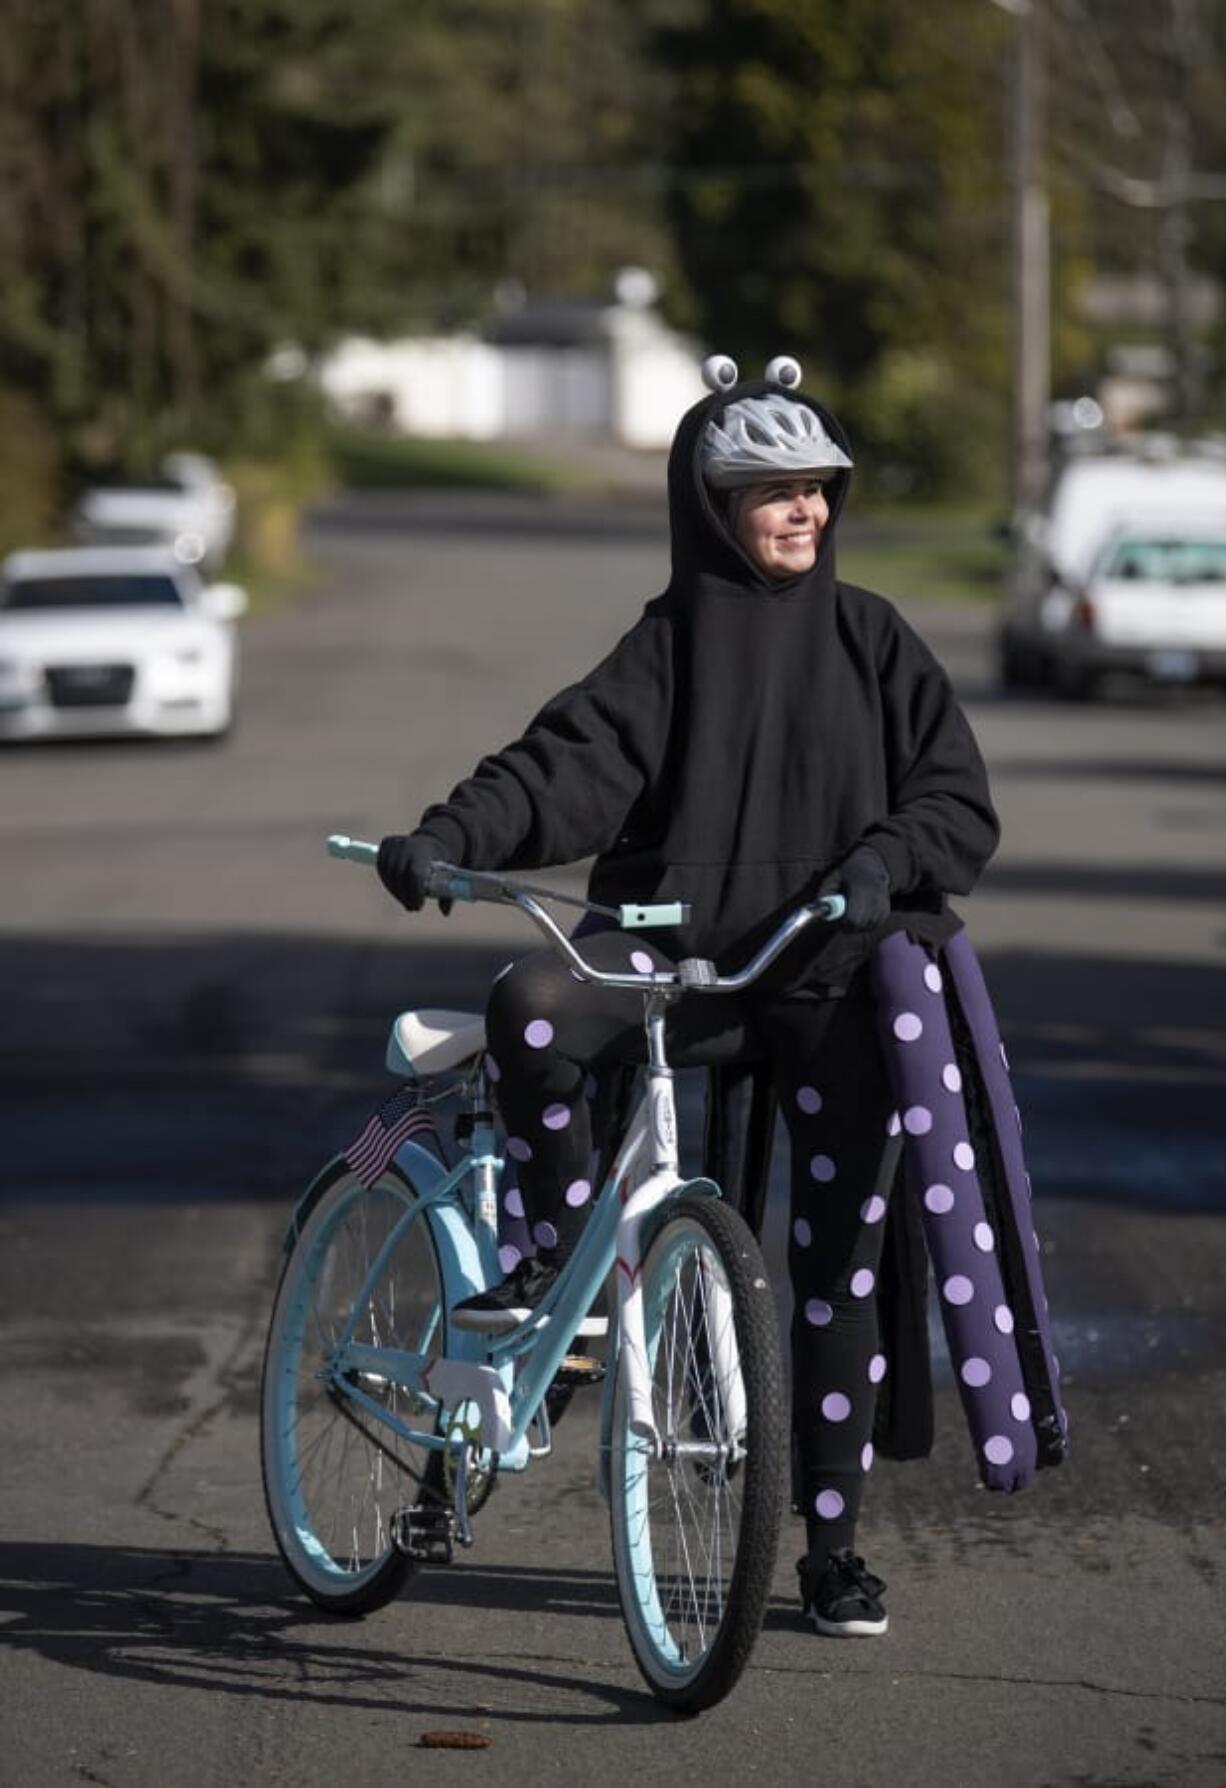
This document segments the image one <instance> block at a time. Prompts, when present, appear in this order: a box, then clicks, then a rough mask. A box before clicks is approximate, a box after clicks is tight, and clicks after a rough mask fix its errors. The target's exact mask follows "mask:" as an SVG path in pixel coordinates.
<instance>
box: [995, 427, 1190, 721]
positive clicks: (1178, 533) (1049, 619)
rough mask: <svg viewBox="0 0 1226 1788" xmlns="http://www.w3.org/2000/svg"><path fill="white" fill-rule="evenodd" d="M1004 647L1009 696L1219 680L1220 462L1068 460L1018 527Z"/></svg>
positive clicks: (1126, 457)
mask: <svg viewBox="0 0 1226 1788" xmlns="http://www.w3.org/2000/svg"><path fill="white" fill-rule="evenodd" d="M999 646H1000V673H1001V681H1002V682H1003V683H1004V685H1005V687H1006V688H1018V687H1035V686H1039V685H1044V684H1050V685H1051V686H1053V687H1054V688H1055V689H1057V690H1058V691H1059V692H1060V693H1061V694H1063V695H1065V696H1069V697H1084V696H1088V695H1091V694H1093V693H1094V691H1095V690H1096V689H1097V687H1098V686H1099V684H1100V683H1101V682H1102V680H1103V679H1104V678H1105V677H1106V676H1108V675H1109V674H1111V673H1114V672H1124V673H1128V674H1129V675H1132V676H1140V677H1143V678H1145V679H1146V680H1148V681H1150V682H1155V683H1159V682H1160V683H1191V682H1220V683H1224V684H1226V458H1222V457H1218V456H1215V455H1213V454H1210V453H1207V452H1197V451H1195V450H1188V449H1184V450H1180V449H1178V448H1174V447H1168V448H1165V449H1164V450H1162V451H1158V450H1152V451H1149V452H1144V451H1142V452H1137V453H1111V454H1092V455H1086V456H1085V457H1079V458H1076V459H1072V460H1070V461H1069V463H1068V464H1067V465H1066V466H1064V467H1063V469H1062V470H1061V472H1060V473H1059V475H1058V476H1057V479H1056V481H1055V483H1054V485H1053V488H1052V493H1051V497H1050V500H1049V502H1048V504H1047V506H1046V508H1045V509H1044V510H1042V511H1038V512H1036V513H1034V514H1033V515H1031V516H1030V517H1029V518H1027V520H1026V521H1025V522H1024V524H1023V527H1022V530H1021V538H1020V540H1019V543H1018V551H1017V557H1016V560H1015V562H1014V566H1013V573H1012V577H1011V580H1010V585H1009V589H1008V592H1007V595H1006V601H1005V613H1004V617H1003V620H1002V625H1001V629H1000V637H999Z"/></svg>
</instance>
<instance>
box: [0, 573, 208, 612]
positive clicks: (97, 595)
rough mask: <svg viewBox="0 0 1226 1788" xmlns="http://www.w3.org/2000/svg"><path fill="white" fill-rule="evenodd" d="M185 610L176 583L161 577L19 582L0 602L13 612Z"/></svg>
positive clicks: (8, 587) (9, 586) (137, 575)
mask: <svg viewBox="0 0 1226 1788" xmlns="http://www.w3.org/2000/svg"><path fill="white" fill-rule="evenodd" d="M183 606H184V602H183V597H182V595H181V593H180V591H179V587H178V585H177V584H176V583H175V581H174V579H173V578H170V577H164V576H161V575H160V574H158V573H148V574H142V573H128V574H126V575H123V574H120V575H109V574H108V575H103V576H95V577H28V578H18V579H15V580H14V581H13V582H11V583H9V584H7V585H6V586H5V588H4V594H3V597H2V598H0V607H3V608H6V609H10V610H11V609H52V608H182V607H183Z"/></svg>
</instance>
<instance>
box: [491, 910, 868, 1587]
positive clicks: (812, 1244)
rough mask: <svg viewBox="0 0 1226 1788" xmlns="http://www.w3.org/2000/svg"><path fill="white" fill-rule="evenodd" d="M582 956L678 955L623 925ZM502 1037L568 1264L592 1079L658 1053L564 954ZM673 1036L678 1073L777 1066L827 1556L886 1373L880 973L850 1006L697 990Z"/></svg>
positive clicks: (808, 1512) (579, 1203) (799, 1389)
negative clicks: (748, 1060) (736, 1065)
mask: <svg viewBox="0 0 1226 1788" xmlns="http://www.w3.org/2000/svg"><path fill="white" fill-rule="evenodd" d="M584 949H585V952H586V953H587V954H588V955H589V957H590V958H591V960H593V961H594V962H595V963H596V964H597V965H598V966H600V967H604V968H619V969H624V968H626V967H627V966H628V965H632V966H633V967H634V968H636V969H638V970H640V971H645V970H647V969H648V968H649V967H653V966H671V965H670V964H669V963H668V959H667V958H666V957H664V956H663V955H662V954H661V953H660V952H659V951H658V950H656V949H655V948H654V947H653V946H652V945H650V944H648V943H646V942H642V941H638V940H628V939H627V938H626V937H625V936H624V934H621V933H616V932H605V933H601V934H597V935H595V936H590V937H588V938H587V939H586V940H585V943H584ZM486 1033H487V1037H488V1039H489V1052H490V1053H489V1071H490V1076H491V1078H492V1079H493V1080H494V1081H495V1082H496V1083H497V1088H498V1098H499V1104H500V1106H501V1110H502V1115H503V1118H504V1121H505V1123H506V1127H507V1142H506V1150H507V1154H508V1155H509V1156H510V1158H511V1159H512V1160H513V1161H514V1162H515V1163H516V1164H517V1178H518V1186H517V1187H516V1188H515V1189H514V1190H513V1191H512V1192H511V1193H510V1194H509V1198H510V1200H513V1201H514V1206H513V1214H514V1215H516V1216H518V1215H521V1214H522V1216H523V1218H524V1220H525V1221H526V1223H527V1226H528V1231H529V1234H530V1235H531V1238H532V1241H533V1242H534V1244H535V1246H536V1247H537V1249H538V1251H541V1252H543V1253H545V1254H546V1255H547V1256H549V1257H552V1258H555V1259H558V1260H563V1259H565V1258H566V1257H567V1256H568V1255H569V1253H570V1252H571V1250H572V1249H573V1247H574V1245H575V1243H576V1241H577V1240H578V1237H579V1235H580V1234H581V1232H582V1229H583V1225H584V1222H585V1220H586V1216H587V1210H588V1206H589V1204H590V1201H591V1198H592V1193H593V1187H592V1184H591V1179H590V1174H591V1157H592V1135H591V1123H590V1118H589V1113H588V1105H587V1100H586V1098H585V1096H584V1094H585V1089H586V1086H587V1082H588V1076H589V1074H590V1072H591V1070H593V1069H595V1068H600V1067H602V1066H606V1065H610V1064H613V1063H620V1062H632V1061H638V1060H641V1059H642V1058H643V1050H644V1044H643V1035H642V1016H641V1002H640V1001H639V1000H638V998H637V997H636V996H632V995H625V994H618V993H616V992H610V991H608V990H606V989H601V988H593V987H590V986H587V985H585V984H584V983H582V982H579V981H576V979H575V977H574V976H573V975H572V974H571V973H570V971H569V970H568V969H567V968H566V967H565V966H564V965H563V964H562V963H561V962H560V961H559V959H558V958H557V956H556V955H554V954H553V953H552V952H551V951H538V952H534V953H533V954H532V955H530V956H528V957H525V958H523V959H522V960H521V961H519V962H517V963H515V964H513V965H512V966H511V967H510V968H508V969H507V970H505V971H504V972H503V974H502V975H501V976H500V977H499V978H498V980H497V981H496V982H495V984H494V988H493V991H492V994H491V997H490V1003H489V1008H488V1012H487V1017H486ZM667 1038H668V1050H669V1060H670V1062H671V1063H672V1064H673V1065H674V1066H675V1067H691V1066H700V1065H703V1064H705V1063H707V1062H710V1061H712V1060H721V1059H722V1060H726V1059H728V1058H729V1055H730V1054H732V1053H748V1054H751V1055H758V1056H766V1057H767V1058H768V1059H769V1061H770V1063H771V1068H772V1076H773V1080H774V1084H775V1088H776V1091H777V1093H778V1096H779V1099H780V1103H781V1108H782V1110H783V1113H784V1116H785V1120H786V1123H787V1128H788V1132H789V1136H790V1140H791V1157H792V1201H791V1216H790V1222H791V1229H790V1236H789V1243H788V1266H789V1271H790V1274H791V1280H792V1291H793V1299H794V1317H793V1325H792V1352H793V1428H794V1432H795V1434H796V1437H797V1441H798V1445H799V1453H800V1489H801V1496H802V1507H803V1509H804V1512H805V1518H806V1525H807V1527H808V1532H809V1544H810V1550H811V1551H816V1552H819V1553H821V1552H824V1551H825V1550H827V1549H833V1548H835V1547H838V1546H844V1545H850V1544H851V1542H852V1539H853V1536H854V1532H855V1522H856V1516H857V1514H858V1511H859V1505H860V1495H861V1490H862V1486H863V1482H864V1477H865V1474H866V1472H867V1471H868V1469H869V1467H870V1466H871V1464H872V1457H873V1449H872V1442H871V1438H870V1437H871V1435H872V1428H873V1414H874V1409H875V1405H876V1387H877V1385H878V1384H879V1383H880V1382H881V1379H882V1378H883V1376H884V1372H885V1361H884V1358H883V1356H882V1355H881V1353H880V1351H879V1349H878V1329H877V1306H876V1298H875V1296H874V1293H875V1289H876V1281H877V1272H878V1268H879V1264H880V1258H881V1245H882V1235H883V1229H884V1219H885V1214H886V1199H887V1196H888V1191H887V1187H886V1185H885V1184H884V1183H882V1181H881V1175H882V1163H883V1151H884V1144H885V1140H886V1135H887V1122H888V1120H889V1117H890V1111H891V1099H890V1095H889V1093H888V1091H887V1089H886V1079H885V1074H884V1070H883V1067H882V1062H881V1055H880V1046H879V1042H878V1037H877V1031H876V1018H875V1008H874V1003H873V997H872V991H871V986H870V981H869V976H868V973H867V971H865V972H862V973H861V974H859V975H858V976H857V977H856V979H855V981H854V982H853V984H852V986H851V988H850V989H849V991H848V993H847V995H846V996H845V997H844V998H842V999H837V1000H813V999H797V998H795V997H793V998H790V999H782V998H776V999H772V998H770V997H769V996H766V995H763V996H760V997H751V996H749V995H743V996H740V997H738V998H726V999H724V998H720V999H704V998H695V999H691V1000H685V1001H682V1002H681V1003H680V1004H679V1005H678V1006H675V1007H673V1008H672V1009H671V1010H670V1012H669V1015H668V1020H667ZM895 1122H897V1120H895ZM508 1208H512V1207H511V1206H510V1205H509V1206H508ZM508 1264H513V1263H508Z"/></svg>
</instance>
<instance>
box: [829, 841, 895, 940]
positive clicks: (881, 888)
mask: <svg viewBox="0 0 1226 1788" xmlns="http://www.w3.org/2000/svg"><path fill="white" fill-rule="evenodd" d="M818 893H819V894H841V895H842V896H843V898H844V899H845V900H846V902H847V911H846V912H845V913H844V915H843V923H844V925H846V927H847V929H848V930H849V931H875V930H876V929H877V927H878V925H880V924H881V923H882V922H883V920H885V919H887V918H888V917H889V914H890V872H889V870H888V869H887V868H886V866H885V863H884V861H883V860H882V858H881V857H880V856H879V855H878V854H877V852H876V851H875V850H874V849H873V847H872V845H871V844H858V845H857V846H856V848H855V850H854V851H852V853H851V855H850V856H849V857H844V859H843V861H842V862H841V863H840V864H839V865H838V867H837V868H835V869H832V870H831V871H830V873H829V875H828V876H827V877H826V878H825V880H824V881H823V882H822V885H821V887H820V888H819V889H818Z"/></svg>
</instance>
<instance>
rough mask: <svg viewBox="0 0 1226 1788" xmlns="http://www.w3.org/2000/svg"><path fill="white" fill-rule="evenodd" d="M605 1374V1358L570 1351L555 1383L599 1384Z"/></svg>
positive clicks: (560, 1367)
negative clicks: (599, 1358) (595, 1357)
mask: <svg viewBox="0 0 1226 1788" xmlns="http://www.w3.org/2000/svg"><path fill="white" fill-rule="evenodd" d="M604 1375H605V1363H604V1361H603V1360H596V1359H593V1358H592V1356H591V1355H590V1354H586V1353H568V1354H567V1356H566V1358H565V1359H564V1360H563V1361H562V1364H561V1365H560V1366H559V1367H558V1370H557V1376H556V1377H555V1379H554V1383H555V1384H574V1385H579V1384H599V1383H600V1381H601V1379H602V1378H603V1377H604Z"/></svg>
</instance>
